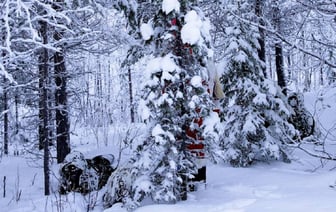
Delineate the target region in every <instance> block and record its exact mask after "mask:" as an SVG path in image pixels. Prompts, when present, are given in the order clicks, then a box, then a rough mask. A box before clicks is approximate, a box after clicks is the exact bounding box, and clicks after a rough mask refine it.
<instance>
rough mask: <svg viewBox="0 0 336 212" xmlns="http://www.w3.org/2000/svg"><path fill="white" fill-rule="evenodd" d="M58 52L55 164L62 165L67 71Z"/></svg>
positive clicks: (67, 147) (66, 129) (65, 150)
mask: <svg viewBox="0 0 336 212" xmlns="http://www.w3.org/2000/svg"><path fill="white" fill-rule="evenodd" d="M61 4H63V0H58V1H56V3H55V4H53V7H54V9H56V10H61V9H62V6H61ZM63 34H64V32H63V31H62V30H61V31H57V30H55V32H54V39H55V41H56V42H57V41H60V40H61V39H62V37H63ZM58 48H59V51H57V52H55V53H54V69H55V84H56V89H55V106H56V149H57V163H62V162H63V161H64V159H65V157H66V155H67V154H69V153H70V123H69V113H68V107H67V106H68V96H67V71H66V67H65V59H64V52H63V51H64V48H63V46H61V45H60V46H58Z"/></svg>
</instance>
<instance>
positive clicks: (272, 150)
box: [221, 0, 297, 166]
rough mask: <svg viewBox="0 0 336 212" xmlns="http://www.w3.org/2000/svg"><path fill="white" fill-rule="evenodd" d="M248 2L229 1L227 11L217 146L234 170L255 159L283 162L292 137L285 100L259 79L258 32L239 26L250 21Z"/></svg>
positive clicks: (268, 83) (262, 79)
mask: <svg viewBox="0 0 336 212" xmlns="http://www.w3.org/2000/svg"><path fill="white" fill-rule="evenodd" d="M249 2H250V1H248V0H245V1H239V2H238V3H237V2H236V1H233V3H231V4H230V5H228V7H227V10H226V11H227V16H228V24H229V27H227V29H226V33H227V34H226V37H225V39H226V42H225V43H226V44H227V46H226V48H225V58H224V61H225V67H223V69H224V70H223V75H222V76H221V83H222V85H223V91H224V94H225V98H224V99H223V100H222V101H221V106H222V109H223V120H224V132H223V135H222V137H221V145H222V148H223V149H224V151H225V160H226V161H227V162H229V163H230V164H231V165H233V166H248V165H250V164H251V163H252V162H254V161H256V160H270V159H283V160H285V161H288V160H289V159H288V157H287V153H286V147H285V144H286V143H288V142H292V138H294V137H295V135H296V133H297V132H296V130H295V129H294V127H293V126H292V125H291V124H290V123H288V121H287V120H288V117H289V115H290V113H291V112H290V110H289V109H288V108H289V106H288V105H287V102H286V99H285V97H284V96H283V94H282V93H281V92H280V91H279V88H278V87H277V86H276V85H275V84H274V82H272V81H270V80H267V79H265V77H264V74H263V69H262V66H263V63H262V62H261V60H260V59H259V58H258V48H259V44H258V36H259V34H258V28H257V27H254V26H252V25H249V24H247V23H246V22H244V21H243V19H244V20H251V19H252V18H253V13H252V12H253V9H252V5H251V4H250V3H249ZM251 11H252V12H251Z"/></svg>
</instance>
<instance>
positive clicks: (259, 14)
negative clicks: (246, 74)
mask: <svg viewBox="0 0 336 212" xmlns="http://www.w3.org/2000/svg"><path fill="white" fill-rule="evenodd" d="M262 2H263V0H256V5H255V14H256V16H257V17H258V24H259V27H258V30H259V33H260V37H259V38H258V42H259V45H260V48H259V49H258V56H259V59H260V60H261V61H263V62H264V65H263V67H262V70H263V73H264V76H265V77H267V72H266V47H265V37H266V35H265V30H264V28H263V27H264V26H265V22H264V18H263V4H262Z"/></svg>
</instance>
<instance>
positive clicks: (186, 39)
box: [181, 10, 203, 45]
mask: <svg viewBox="0 0 336 212" xmlns="http://www.w3.org/2000/svg"><path fill="white" fill-rule="evenodd" d="M185 21H186V24H185V25H184V26H183V27H182V29H181V38H182V42H183V43H188V44H190V45H194V44H196V43H197V42H198V41H199V40H200V39H201V30H202V26H203V22H202V20H201V18H200V17H199V16H198V15H197V13H196V11H194V10H191V11H189V12H188V13H187V14H186V16H185Z"/></svg>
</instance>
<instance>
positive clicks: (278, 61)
mask: <svg viewBox="0 0 336 212" xmlns="http://www.w3.org/2000/svg"><path fill="white" fill-rule="evenodd" d="M272 10H273V24H274V28H275V29H276V30H277V32H278V33H280V34H281V23H280V16H281V14H280V8H279V2H278V0H273V8H272ZM275 70H276V74H277V78H278V85H279V86H280V88H282V91H283V93H284V94H285V95H286V93H287V91H286V86H287V85H286V76H285V70H284V62H283V50H282V45H281V41H275Z"/></svg>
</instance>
